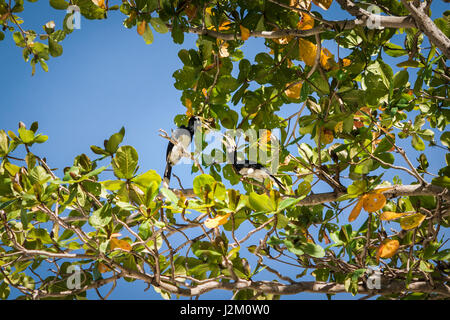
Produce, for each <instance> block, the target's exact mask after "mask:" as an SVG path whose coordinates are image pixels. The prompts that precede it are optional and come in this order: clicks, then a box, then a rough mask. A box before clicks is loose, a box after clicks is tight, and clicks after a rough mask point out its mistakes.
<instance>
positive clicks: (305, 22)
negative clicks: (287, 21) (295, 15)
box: [297, 13, 314, 30]
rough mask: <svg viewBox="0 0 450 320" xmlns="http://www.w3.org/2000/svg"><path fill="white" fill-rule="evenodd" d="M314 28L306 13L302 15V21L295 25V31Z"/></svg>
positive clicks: (311, 19)
mask: <svg viewBox="0 0 450 320" xmlns="http://www.w3.org/2000/svg"><path fill="white" fill-rule="evenodd" d="M312 28H314V19H313V18H312V17H311V16H310V15H309V14H307V13H302V19H301V20H300V21H299V22H298V23H297V29H299V30H309V29H312Z"/></svg>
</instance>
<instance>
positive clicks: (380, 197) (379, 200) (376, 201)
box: [363, 193, 386, 212]
mask: <svg viewBox="0 0 450 320" xmlns="http://www.w3.org/2000/svg"><path fill="white" fill-rule="evenodd" d="M385 204H386V197H385V196H384V194H382V193H368V194H366V198H365V199H364V202H363V207H364V210H366V211H367V212H374V211H377V210H380V209H381V208H383V207H384V205H385Z"/></svg>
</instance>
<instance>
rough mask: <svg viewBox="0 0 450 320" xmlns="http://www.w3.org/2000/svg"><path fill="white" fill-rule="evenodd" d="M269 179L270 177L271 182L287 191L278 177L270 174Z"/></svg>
mask: <svg viewBox="0 0 450 320" xmlns="http://www.w3.org/2000/svg"><path fill="white" fill-rule="evenodd" d="M270 179H271V180H272V181H273V182H275V183H276V184H277V185H278V187H279V188H280V189H283V190H284V191H285V192H287V189H286V187H285V186H284V185H283V183H282V182H281V181H280V179H278V178H277V177H275V176H273V175H270Z"/></svg>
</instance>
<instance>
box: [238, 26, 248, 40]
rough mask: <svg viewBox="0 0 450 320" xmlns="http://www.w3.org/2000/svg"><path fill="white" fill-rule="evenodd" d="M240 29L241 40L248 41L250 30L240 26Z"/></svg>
mask: <svg viewBox="0 0 450 320" xmlns="http://www.w3.org/2000/svg"><path fill="white" fill-rule="evenodd" d="M239 28H240V29H241V39H242V40H243V41H245V40H247V39H248V38H249V37H250V30H248V29H247V28H246V27H244V26H242V25H240V26H239Z"/></svg>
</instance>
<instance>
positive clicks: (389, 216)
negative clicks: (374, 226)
mask: <svg viewBox="0 0 450 320" xmlns="http://www.w3.org/2000/svg"><path fill="white" fill-rule="evenodd" d="M405 214H406V213H404V212H399V213H397V212H392V211H384V212H383V213H382V214H381V215H380V219H381V220H383V221H389V220H394V219H398V218H400V217H403V216H404V215H405Z"/></svg>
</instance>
